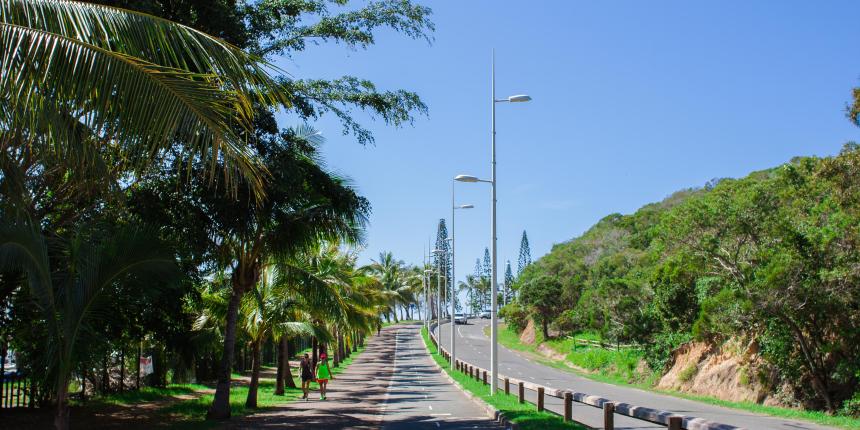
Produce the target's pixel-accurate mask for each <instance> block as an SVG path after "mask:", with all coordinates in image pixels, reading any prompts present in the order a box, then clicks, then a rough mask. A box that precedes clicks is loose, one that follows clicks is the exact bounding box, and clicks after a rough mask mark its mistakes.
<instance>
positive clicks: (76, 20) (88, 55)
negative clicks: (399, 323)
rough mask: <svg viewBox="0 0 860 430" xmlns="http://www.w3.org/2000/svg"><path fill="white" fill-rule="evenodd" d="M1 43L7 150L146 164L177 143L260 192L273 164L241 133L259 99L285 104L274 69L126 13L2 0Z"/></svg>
mask: <svg viewBox="0 0 860 430" xmlns="http://www.w3.org/2000/svg"><path fill="white" fill-rule="evenodd" d="M0 50H2V52H3V56H2V58H0V100H2V103H0V105H2V107H0V149H9V148H12V149H14V150H15V151H22V150H27V151H32V150H33V149H34V148H36V149H40V150H41V151H44V152H45V154H43V156H44V157H47V156H48V154H47V152H52V153H59V154H60V155H74V156H76V157H78V158H79V159H81V160H86V159H87V157H91V156H92V154H93V153H94V152H93V151H94V149H96V148H104V147H106V146H109V147H111V148H114V149H117V150H118V152H119V156H118V157H117V159H116V160H115V161H119V162H120V163H121V164H122V165H123V166H124V167H125V168H128V169H130V170H131V171H136V172H140V171H142V170H143V169H145V168H146V167H147V166H149V165H151V164H152V163H153V162H155V161H159V160H163V161H167V162H168V163H169V162H170V161H169V160H165V151H166V150H167V149H170V148H174V145H176V144H177V142H180V143H181V145H182V146H183V148H184V149H183V150H182V151H180V152H181V153H184V154H185V155H186V156H189V155H194V156H196V157H199V158H200V159H202V160H208V163H206V164H207V165H208V166H210V169H213V170H210V171H212V172H214V168H215V167H216V163H215V162H216V161H217V160H222V161H223V164H224V165H225V166H226V167H227V168H228V173H229V174H228V178H231V179H233V178H234V177H236V176H237V175H238V177H241V178H243V179H244V180H245V182H247V183H248V184H250V186H251V187H252V188H253V189H255V190H257V191H259V190H261V186H262V179H263V177H264V174H265V168H264V166H262V165H261V164H260V163H259V161H258V160H257V159H256V157H255V155H254V153H253V151H251V149H250V147H249V145H248V144H247V141H246V139H247V138H246V137H244V136H248V135H251V136H253V133H252V132H251V131H253V120H254V106H255V105H273V104H276V103H281V104H286V103H288V101H287V99H286V96H285V95H284V94H283V92H282V91H281V90H280V89H279V85H278V84H277V83H276V82H275V81H274V80H273V79H272V77H270V75H269V71H270V70H272V68H271V67H270V66H269V65H268V64H266V63H264V62H262V61H261V60H259V59H257V58H255V57H252V56H250V55H248V54H246V53H244V52H242V50H240V49H239V48H237V47H235V46H232V45H230V44H228V43H226V42H224V41H222V40H220V39H217V38H215V37H212V36H209V35H207V34H205V33H202V32H200V31H197V30H194V29H191V28H189V27H186V26H183V25H180V24H176V23H173V22H170V21H168V20H165V19H161V18H157V17H154V16H151V15H147V14H143V13H138V12H132V11H128V10H124V9H118V8H113V7H108V6H103V5H94V4H89V3H83V2H74V1H66V0H5V1H2V2H0ZM13 152H14V151H13ZM38 154H41V153H40V152H37V156H38ZM176 165H177V166H178V167H182V166H183V163H181V162H178V163H177V164H176ZM222 167H223V166H222Z"/></svg>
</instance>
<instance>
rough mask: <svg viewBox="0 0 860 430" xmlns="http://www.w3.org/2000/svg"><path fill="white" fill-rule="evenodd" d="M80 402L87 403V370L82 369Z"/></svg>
mask: <svg viewBox="0 0 860 430" xmlns="http://www.w3.org/2000/svg"><path fill="white" fill-rule="evenodd" d="M2 387H3V385H2V384H0V389H2ZM81 401H82V402H86V401H87V368H86V367H84V368H83V369H81Z"/></svg>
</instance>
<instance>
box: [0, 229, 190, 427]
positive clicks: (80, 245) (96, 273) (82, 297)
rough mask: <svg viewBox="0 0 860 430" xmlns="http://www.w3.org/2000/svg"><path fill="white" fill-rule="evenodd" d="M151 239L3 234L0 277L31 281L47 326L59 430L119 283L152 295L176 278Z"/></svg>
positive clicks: (123, 233) (129, 234)
mask: <svg viewBox="0 0 860 430" xmlns="http://www.w3.org/2000/svg"><path fill="white" fill-rule="evenodd" d="M153 237H156V235H154V234H153V233H152V232H150V231H145V230H141V229H135V228H132V227H125V228H123V229H120V230H119V231H116V232H114V233H113V234H112V235H110V236H109V237H107V238H101V239H99V238H94V237H89V236H86V235H83V234H79V235H76V236H75V237H73V238H72V239H71V240H68V241H62V240H60V239H50V240H49V239H46V238H45V237H44V236H43V235H42V234H41V233H40V232H39V231H38V230H37V229H36V228H34V227H33V226H28V225H25V224H13V225H4V226H0V271H7V270H21V271H23V272H24V273H25V274H26V276H27V281H28V284H29V288H30V294H31V295H32V297H33V298H34V299H35V302H36V305H37V306H38V307H39V309H40V311H41V312H42V314H43V317H44V319H45V321H46V322H47V325H48V329H49V332H48V339H47V340H48V343H47V346H46V348H47V350H48V351H49V353H48V354H47V357H48V360H50V361H49V363H47V368H48V370H49V373H48V374H49V375H50V376H49V377H50V378H52V379H53V380H54V389H55V395H56V402H57V405H56V406H57V409H56V415H55V417H54V426H55V427H56V428H57V430H66V429H68V427H69V409H68V406H69V403H68V397H69V396H68V394H69V393H68V387H69V379H70V377H71V373H72V370H73V369H74V368H75V366H76V363H77V360H78V357H79V356H80V355H83V354H84V353H85V352H84V351H82V350H81V348H80V347H81V346H82V345H86V344H88V343H89V342H91V341H92V338H91V337H92V336H94V334H93V333H92V332H91V331H89V330H88V327H89V325H90V323H91V322H92V320H93V319H94V318H97V317H100V318H108V313H109V310H110V304H111V300H110V299H111V295H110V294H109V292H110V291H111V289H112V288H113V287H114V286H116V285H117V284H119V283H123V284H124V285H125V286H129V285H134V286H136V287H138V288H141V289H143V288H151V287H153V286H156V285H158V284H159V281H161V282H162V283H164V282H171V281H172V280H174V279H175V278H177V276H178V270H177V266H176V263H175V258H174V257H173V256H172V255H171V253H170V252H168V250H166V249H165V248H164V247H163V246H162V245H161V243H159V242H158V241H157V240H153ZM49 248H50V249H51V250H52V251H53V253H50V254H49ZM57 249H62V252H55V251H56V250H57Z"/></svg>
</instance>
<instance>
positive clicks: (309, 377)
mask: <svg viewBox="0 0 860 430" xmlns="http://www.w3.org/2000/svg"><path fill="white" fill-rule="evenodd" d="M313 380H314V377H313V376H311V375H307V376H305V375H302V382H309V381H313Z"/></svg>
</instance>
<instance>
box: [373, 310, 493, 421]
mask: <svg viewBox="0 0 860 430" xmlns="http://www.w3.org/2000/svg"><path fill="white" fill-rule="evenodd" d="M420 329H421V326H420V325H413V326H407V327H400V328H399V330H398V331H397V333H396V335H395V336H396V345H397V347H396V351H395V357H396V358H395V361H394V368H395V371H394V374H393V377H392V380H391V388H390V389H389V392H388V395H389V396H388V399H387V401H386V403H385V415H384V421H383V427H382V428H383V430H413V429H499V428H501V427H500V426H498V425H497V424H496V423H495V422H494V421H492V420H490V419H489V418H487V412H486V410H484V409H482V408H480V407H479V406H478V405H477V404H476V403H474V402H473V401H472V400H470V399H469V398H467V397H466V396H465V395H464V394H463V392H461V391H460V390H459V389H458V388H457V387H455V386H454V385H452V384H451V383H450V382H448V380H447V379H445V377H444V376H442V374H441V372H440V371H439V368H438V367H436V366H435V364H434V363H433V361H432V359H431V358H430V355H429V354H427V348H425V346H424V342H423V340H422V339H421V333H420Z"/></svg>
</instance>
